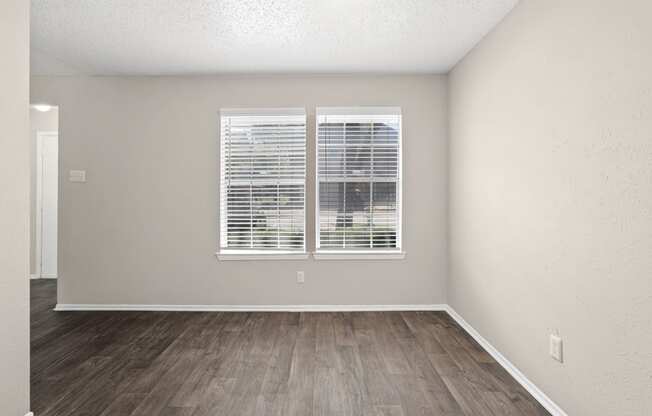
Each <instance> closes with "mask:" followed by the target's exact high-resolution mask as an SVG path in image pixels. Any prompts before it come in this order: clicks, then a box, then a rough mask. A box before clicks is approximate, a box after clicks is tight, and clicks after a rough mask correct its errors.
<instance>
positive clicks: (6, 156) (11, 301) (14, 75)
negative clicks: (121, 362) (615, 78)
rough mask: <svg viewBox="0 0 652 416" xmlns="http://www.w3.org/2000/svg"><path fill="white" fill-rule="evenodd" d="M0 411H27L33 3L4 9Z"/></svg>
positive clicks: (10, 414) (19, 414)
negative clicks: (31, 9) (30, 42)
mask: <svg viewBox="0 0 652 416" xmlns="http://www.w3.org/2000/svg"><path fill="white" fill-rule="evenodd" d="M0 68H2V69H0V126H2V130H0V171H1V172H0V413H1V414H2V415H7V416H23V415H25V413H27V412H28V410H29V286H28V283H29V280H28V278H27V276H28V274H29V231H28V228H29V1H26V0H7V1H3V2H2V5H0Z"/></svg>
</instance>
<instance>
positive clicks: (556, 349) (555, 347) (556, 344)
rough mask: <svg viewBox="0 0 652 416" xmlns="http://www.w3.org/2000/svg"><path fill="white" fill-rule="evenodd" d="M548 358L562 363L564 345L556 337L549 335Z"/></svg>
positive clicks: (559, 338)
mask: <svg viewBox="0 0 652 416" xmlns="http://www.w3.org/2000/svg"><path fill="white" fill-rule="evenodd" d="M550 356H551V357H552V358H554V359H555V360H557V361H559V362H560V363H563V362H564V344H563V341H562V339H561V337H559V336H558V335H554V334H550Z"/></svg>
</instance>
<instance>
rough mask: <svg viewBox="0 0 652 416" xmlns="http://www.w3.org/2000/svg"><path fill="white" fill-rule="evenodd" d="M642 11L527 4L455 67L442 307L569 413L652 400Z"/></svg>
mask: <svg viewBox="0 0 652 416" xmlns="http://www.w3.org/2000/svg"><path fill="white" fill-rule="evenodd" d="M650 16H652V3H651V2H649V1H647V0H627V1H600V2H596V1H592V0H576V1H567V0H523V1H521V2H520V4H519V5H518V6H517V7H516V8H515V9H514V11H513V12H512V13H511V14H510V15H509V16H508V17H507V18H506V20H505V21H503V23H501V24H500V25H499V26H498V28H497V29H496V30H495V31H494V32H493V33H492V34H490V35H489V36H488V37H487V38H486V39H485V40H484V41H483V42H482V43H481V44H480V45H479V46H478V47H477V48H476V49H475V50H474V51H473V52H472V53H471V54H470V55H469V56H467V57H466V58H465V60H464V61H463V62H462V63H461V64H460V65H459V66H458V67H457V68H456V69H455V70H454V71H453V73H452V75H451V84H450V95H451V104H450V108H449V111H450V117H451V124H450V129H451V139H450V140H451V144H450V154H451V157H450V166H451V170H450V176H451V183H450V189H451V197H450V212H451V215H450V217H451V220H450V233H451V242H450V247H451V264H450V266H451V273H450V279H449V301H450V303H451V304H452V305H453V307H454V308H455V309H456V310H457V311H458V312H459V313H460V314H461V315H462V316H464V317H465V319H466V320H467V321H468V322H469V323H471V324H472V325H473V326H474V327H475V328H476V329H477V330H478V331H479V332H480V333H482V334H483V335H484V336H485V337H486V338H487V339H488V340H489V341H490V342H491V343H492V344H493V345H495V346H496V347H497V348H498V349H499V350H500V351H501V352H502V353H503V354H504V355H505V356H506V357H507V358H508V359H510V360H511V361H512V362H513V363H515V364H516V366H517V367H518V368H519V369H520V370H522V371H523V372H524V373H525V374H527V375H528V377H530V378H531V380H532V381H534V382H535V383H536V384H537V385H538V386H539V387H541V388H542V389H543V390H544V391H545V392H546V393H547V394H548V395H549V396H551V398H552V399H553V400H555V401H556V402H557V403H558V404H559V405H561V406H562V408H564V409H565V410H566V411H567V412H568V414H569V415H591V416H614V415H619V416H635V415H636V416H643V415H649V414H650V409H652V76H651V75H650V74H652V47H651V46H650V39H652V25H650ZM551 332H559V334H560V335H561V336H562V338H563V339H564V341H565V357H566V359H565V363H564V364H559V363H557V362H555V361H553V360H552V359H551V358H550V357H549V356H548V336H549V334H550V333H551Z"/></svg>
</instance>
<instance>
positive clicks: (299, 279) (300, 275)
mask: <svg viewBox="0 0 652 416" xmlns="http://www.w3.org/2000/svg"><path fill="white" fill-rule="evenodd" d="M305 281H306V275H305V274H304V272H297V283H303V282H305Z"/></svg>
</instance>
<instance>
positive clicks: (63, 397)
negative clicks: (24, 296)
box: [31, 280, 548, 416]
mask: <svg viewBox="0 0 652 416" xmlns="http://www.w3.org/2000/svg"><path fill="white" fill-rule="evenodd" d="M31 298H32V325H31V326H32V358H31V368H32V409H33V411H34V412H35V415H36V416H54V415H61V416H63V415H75V416H91V415H93V416H109V415H111V416H128V415H130V416H144V415H147V416H153V415H163V416H208V415H211V416H213V415H228V416H237V415H278V416H286V415H300V416H307V415H337V416H344V415H364V416H371V415H373V416H408V415H446V416H455V415H467V416H470V415H473V416H476V415H477V416H482V415H492V416H499V415H500V416H502V415H507V416H512V415H548V413H547V412H546V411H545V410H544V409H543V408H542V407H541V406H540V405H539V404H538V403H537V402H536V401H535V400H534V399H533V398H532V397H531V396H530V395H529V394H528V393H527V392H526V391H525V390H524V389H523V388H521V387H520V386H519V385H518V384H517V383H516V382H515V381H514V380H513V379H512V378H511V377H510V376H509V374H507V372H506V371H505V370H504V369H503V368H502V367H500V366H499V365H498V364H496V362H495V361H494V360H493V359H492V358H491V357H490V356H489V355H488V354H487V353H486V352H485V351H484V350H482V348H481V347H480V346H479V345H478V344H476V343H475V341H474V340H473V339H471V338H470V337H469V336H468V335H467V334H466V333H465V332H464V331H463V330H462V329H461V328H460V327H459V326H458V325H457V324H456V323H455V322H454V321H453V320H452V319H451V318H450V317H449V316H448V315H447V314H445V313H438V312H404V313H402V312H374V313H372V312H360V313H242V312H240V313H217V312H216V313H199V312H187V313H183V312H53V311H52V308H53V307H54V304H55V302H56V282H55V281H52V280H33V281H32V294H31Z"/></svg>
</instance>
